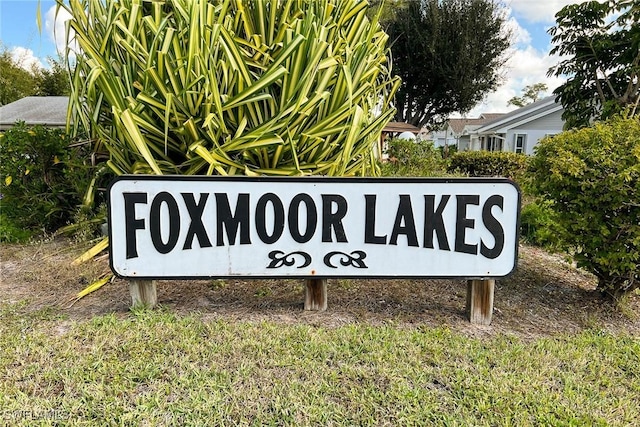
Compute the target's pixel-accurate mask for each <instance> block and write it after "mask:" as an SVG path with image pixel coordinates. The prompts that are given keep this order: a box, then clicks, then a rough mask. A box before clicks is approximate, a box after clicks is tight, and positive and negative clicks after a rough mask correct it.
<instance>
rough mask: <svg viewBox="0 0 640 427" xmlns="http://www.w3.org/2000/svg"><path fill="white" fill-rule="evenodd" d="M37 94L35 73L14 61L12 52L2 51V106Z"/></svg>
mask: <svg viewBox="0 0 640 427" xmlns="http://www.w3.org/2000/svg"><path fill="white" fill-rule="evenodd" d="M35 92H36V79H35V76H34V75H33V73H31V72H29V71H27V70H25V69H24V68H22V67H21V66H20V64H19V63H18V62H17V61H15V60H14V59H13V57H12V56H11V52H9V51H8V50H7V49H6V48H4V47H2V48H1V50H0V105H6V104H9V103H11V102H13V101H17V100H18V99H20V98H24V97H25V96H30V95H33V94H34V93H35Z"/></svg>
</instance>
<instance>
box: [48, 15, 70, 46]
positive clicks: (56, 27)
mask: <svg viewBox="0 0 640 427" xmlns="http://www.w3.org/2000/svg"><path fill="white" fill-rule="evenodd" d="M69 19H71V15H70V14H69V12H67V11H66V10H65V9H60V10H59V11H58V12H57V15H56V6H51V7H50V8H49V10H47V13H46V14H45V19H44V28H45V31H46V32H47V34H48V35H49V38H50V39H51V41H53V42H54V44H55V46H56V50H57V52H58V55H60V56H64V55H65V53H66V48H67V39H66V29H65V22H66V21H68V20H69Z"/></svg>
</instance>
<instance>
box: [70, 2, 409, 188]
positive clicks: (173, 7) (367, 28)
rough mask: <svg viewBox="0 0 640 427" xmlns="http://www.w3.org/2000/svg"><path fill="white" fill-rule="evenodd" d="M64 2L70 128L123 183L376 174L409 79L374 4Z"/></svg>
mask: <svg viewBox="0 0 640 427" xmlns="http://www.w3.org/2000/svg"><path fill="white" fill-rule="evenodd" d="M65 4H66V2H62V1H58V5H59V7H64V8H67V9H68V11H69V12H70V14H71V16H72V17H73V18H72V19H71V20H70V21H69V25H70V27H71V28H72V29H73V31H74V32H75V40H76V42H77V43H78V45H79V48H80V49H81V51H82V54H78V56H77V65H76V69H75V73H74V76H73V85H72V87H73V91H72V94H71V108H72V111H73V112H74V114H75V120H74V123H76V124H77V125H82V126H84V128H85V129H90V130H91V132H92V135H93V136H95V137H97V138H98V139H99V141H101V142H102V143H103V144H104V145H105V146H106V147H107V149H108V150H109V152H110V156H111V158H110V160H109V162H108V164H109V166H110V167H111V168H112V169H113V170H114V171H115V172H116V173H118V174H121V173H154V174H166V173H174V174H175V173H177V174H190V175H193V174H209V175H211V174H221V175H233V174H248V175H255V174H258V175H260V174H262V175H305V174H321V175H342V176H348V175H363V174H365V175H369V174H375V173H376V162H375V159H374V158H373V147H374V146H375V144H376V142H377V141H378V138H379V135H380V132H381V130H382V128H383V127H384V126H385V125H386V123H387V122H388V121H389V120H390V119H391V117H392V116H393V114H394V110H393V108H391V107H390V105H389V104H390V99H391V97H392V96H393V94H394V92H395V90H396V88H397V86H398V85H399V79H397V78H395V79H394V78H393V77H392V76H391V74H390V70H389V65H388V63H387V56H386V55H387V50H388V48H387V39H388V38H387V35H386V34H385V33H384V31H382V28H381V27H380V25H379V24H378V21H377V20H376V18H375V17H374V19H373V20H369V19H368V18H367V16H366V12H367V6H368V5H367V3H366V1H364V0H346V1H336V0H318V1H294V0H273V1H231V0H221V1H216V2H211V1H204V0H198V1H196V0H166V1H155V2H148V1H142V0H121V1H114V0H107V1H104V0H71V1H69V2H68V5H65Z"/></svg>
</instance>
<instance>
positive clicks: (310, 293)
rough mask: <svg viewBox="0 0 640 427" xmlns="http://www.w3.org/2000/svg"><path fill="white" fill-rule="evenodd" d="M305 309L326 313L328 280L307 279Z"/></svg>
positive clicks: (305, 283) (305, 282)
mask: <svg viewBox="0 0 640 427" xmlns="http://www.w3.org/2000/svg"><path fill="white" fill-rule="evenodd" d="M304 285H305V292H304V309H305V310H311V311H325V310H326V309H327V279H305V281H304Z"/></svg>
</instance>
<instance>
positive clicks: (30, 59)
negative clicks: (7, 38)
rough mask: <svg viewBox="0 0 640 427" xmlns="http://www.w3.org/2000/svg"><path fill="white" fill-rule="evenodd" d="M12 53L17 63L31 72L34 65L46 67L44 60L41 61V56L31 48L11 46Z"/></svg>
mask: <svg viewBox="0 0 640 427" xmlns="http://www.w3.org/2000/svg"><path fill="white" fill-rule="evenodd" d="M10 54H11V58H12V59H13V61H14V63H15V64H16V65H18V66H19V67H20V68H22V69H25V70H27V71H29V72H31V71H32V70H33V68H34V67H35V68H44V65H43V64H42V61H40V58H38V57H37V56H36V55H35V54H34V53H33V51H32V50H31V49H27V48H25V47H20V46H17V47H13V48H11V50H10Z"/></svg>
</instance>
